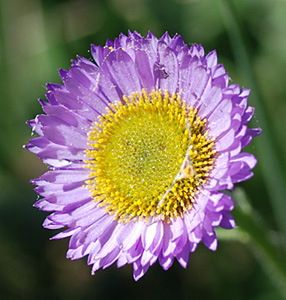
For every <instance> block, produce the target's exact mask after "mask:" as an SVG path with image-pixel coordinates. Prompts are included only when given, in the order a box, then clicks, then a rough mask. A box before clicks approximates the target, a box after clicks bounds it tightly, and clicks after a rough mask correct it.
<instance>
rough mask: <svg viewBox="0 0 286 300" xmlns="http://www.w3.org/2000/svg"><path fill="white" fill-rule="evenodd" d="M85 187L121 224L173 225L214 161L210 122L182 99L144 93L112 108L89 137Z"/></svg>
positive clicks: (136, 94) (189, 202)
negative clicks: (155, 220)
mask: <svg viewBox="0 0 286 300" xmlns="http://www.w3.org/2000/svg"><path fill="white" fill-rule="evenodd" d="M88 139H89V146H91V149H89V150H87V151H86V158H87V159H86V161H85V162H86V164H87V166H88V167H89V168H90V170H91V173H90V176H89V177H90V179H89V180H88V181H87V182H86V186H87V187H88V189H89V190H90V193H91V196H92V197H93V199H94V201H96V202H99V206H103V207H105V208H106V211H107V212H108V213H109V214H114V215H115V218H116V219H119V220H120V221H125V222H127V221H130V220H132V219H136V218H140V219H143V218H145V219H148V218H149V217H151V216H158V217H160V218H161V219H162V220H166V221H169V220H170V219H173V218H175V217H178V216H181V217H183V214H184V212H186V211H187V210H190V209H191V208H192V205H193V203H194V202H195V199H196V193H197V192H198V190H199V188H200V186H201V185H203V184H204V183H205V182H206V180H207V177H208V174H209V172H210V170H211V169H212V168H213V165H214V161H215V149H214V140H212V139H208V137H207V130H206V120H205V119H203V120H201V119H200V117H198V115H197V110H196V109H195V108H194V107H187V105H186V103H185V101H182V100H181V98H180V95H179V94H173V95H170V94H169V93H168V92H165V93H164V94H163V93H162V91H161V90H158V91H153V92H152V93H150V94H149V95H148V94H147V93H146V91H145V90H144V89H143V90H142V91H141V92H136V93H133V94H132V95H131V96H129V97H126V96H123V98H122V102H115V103H113V104H111V105H110V107H109V108H108V110H107V113H106V114H103V115H102V116H101V117H100V118H99V121H98V122H96V123H94V124H93V126H92V127H91V130H90V132H89V136H88Z"/></svg>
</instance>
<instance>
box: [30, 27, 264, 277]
mask: <svg viewBox="0 0 286 300" xmlns="http://www.w3.org/2000/svg"><path fill="white" fill-rule="evenodd" d="M91 53H92V56H93V59H94V61H95V63H93V62H91V61H90V60H88V59H85V58H83V57H77V60H76V61H73V62H72V67H71V68H70V70H68V71H64V70H60V76H61V78H62V81H63V85H59V84H47V90H48V91H47V93H46V97H47V100H48V101H47V102H46V101H40V102H41V104H42V107H43V110H44V112H45V114H43V115H39V116H37V117H36V118H35V119H34V120H32V121H30V122H29V125H30V126H31V127H32V128H33V130H34V131H36V133H37V134H38V135H39V136H38V137H36V138H33V139H32V140H31V141H30V144H29V145H28V146H27V148H28V149H29V150H30V151H31V152H34V153H36V154H37V155H38V156H39V157H40V158H41V159H42V161H43V162H45V163H46V164H47V165H48V166H49V167H50V171H48V172H47V173H45V174H43V175H42V176H41V177H40V178H39V179H36V180H34V181H33V183H34V184H35V185H37V188H36V191H37V192H38V193H39V194H40V195H41V196H42V197H43V198H42V199H40V200H39V201H38V202H37V203H36V204H35V206H36V207H38V208H39V209H41V210H44V211H49V212H52V213H51V214H50V215H49V216H48V217H47V218H46V220H45V221H44V224H43V226H44V227H45V228H49V229H59V228H65V229H66V228H67V229H66V230H64V231H63V232H61V233H59V234H57V235H56V236H54V239H60V238H65V237H70V243H69V250H68V252H67V257H69V258H71V259H78V258H81V257H83V256H86V255H88V264H90V265H92V273H94V272H95V271H96V270H98V269H99V268H106V267H108V266H110V265H111V264H113V263H114V262H116V261H117V266H118V267H121V266H123V265H125V264H131V263H132V264H133V267H134V278H135V279H136V280H138V279H139V278H140V277H141V276H143V275H144V274H145V272H146V271H147V270H148V268H149V266H151V265H152V264H154V263H155V262H156V261H157V260H159V263H160V265H161V266H162V267H163V268H164V269H165V270H167V269H168V268H169V267H170V266H171V265H172V263H173V260H174V258H176V259H177V260H178V261H179V263H180V264H181V265H182V266H183V267H186V266H187V264H188V259H189V255H190V252H193V251H195V249H196V247H197V245H198V244H199V243H200V242H201V241H203V243H204V244H205V245H206V246H207V247H208V248H209V249H211V250H216V248H217V238H216V234H215V231H214V227H216V226H221V227H223V228H227V229H230V228H233V227H234V226H235V223H234V220H233V218H232V216H231V214H230V211H231V210H232V209H233V208H234V205H233V201H232V199H231V198H230V196H228V195H226V194H224V193H222V192H221V191H222V190H226V189H232V188H233V187H234V184H235V183H237V182H241V181H243V180H247V179H249V178H250V177H251V176H252V175H253V174H252V172H251V169H252V168H253V167H254V166H255V164H256V159H255V157H254V156H253V155H251V154H249V153H244V152H241V150H242V148H244V147H245V146H246V145H247V144H249V143H250V142H251V140H252V138H253V137H254V136H256V135H258V134H259V132H260V130H259V129H249V128H248V127H247V123H248V122H249V121H250V119H251V118H252V116H253V113H254V109H253V108H252V107H249V106H248V104H247V98H248V96H249V93H250V91H249V90H245V89H243V90H242V89H240V87H239V86H238V85H236V84H231V85H229V76H228V74H227V73H226V72H225V70H224V67H223V66H222V65H220V64H218V63H217V55H216V52H215V51H212V52H210V53H209V54H208V55H206V56H205V53H204V49H203V47H202V46H201V45H192V46H191V47H188V46H187V45H185V43H184V41H183V39H182V37H181V36H179V35H175V36H174V37H173V38H171V37H170V36H169V35H168V34H167V33H166V34H164V35H163V36H162V37H161V38H160V39H157V38H156V37H155V36H154V35H153V34H152V33H151V32H150V33H149V34H148V35H147V37H146V38H144V37H142V36H141V35H140V34H138V33H137V32H134V33H129V34H128V36H125V35H123V34H122V35H120V37H119V39H116V40H115V41H110V40H108V41H107V42H106V45H105V46H104V47H101V46H95V45H92V46H91Z"/></svg>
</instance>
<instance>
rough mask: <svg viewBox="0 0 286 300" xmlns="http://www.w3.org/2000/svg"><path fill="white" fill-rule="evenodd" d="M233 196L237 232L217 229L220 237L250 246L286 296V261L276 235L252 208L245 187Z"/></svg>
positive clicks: (236, 190)
mask: <svg viewBox="0 0 286 300" xmlns="http://www.w3.org/2000/svg"><path fill="white" fill-rule="evenodd" d="M233 197H234V200H235V204H236V208H235V210H234V211H233V213H232V214H233V216H234V218H235V219H236V221H237V222H236V223H237V228H236V229H234V232H235V233H234V234H231V233H230V232H229V231H226V230H223V229H221V230H216V233H217V235H218V238H219V239H224V240H237V241H240V242H242V243H244V244H246V245H248V246H250V248H251V250H252V252H253V253H254V255H255V256H256V257H257V259H258V261H259V262H260V263H261V265H262V266H263V267H264V269H265V271H266V272H267V273H268V274H269V277H270V278H271V279H272V281H273V284H274V285H276V286H277V288H278V289H279V290H280V292H281V295H282V296H284V297H285V298H286V261H285V258H284V257H283V253H282V249H281V247H280V244H279V241H278V242H277V237H276V236H275V235H274V234H273V233H270V232H269V231H268V230H267V229H266V228H265V226H264V224H263V223H262V221H261V220H262V218H260V217H259V215H258V213H257V212H256V211H254V210H253V208H252V207H251V205H250V203H249V202H248V199H247V197H246V194H245V193H244V191H243V190H242V189H240V188H236V189H235V191H234V193H233Z"/></svg>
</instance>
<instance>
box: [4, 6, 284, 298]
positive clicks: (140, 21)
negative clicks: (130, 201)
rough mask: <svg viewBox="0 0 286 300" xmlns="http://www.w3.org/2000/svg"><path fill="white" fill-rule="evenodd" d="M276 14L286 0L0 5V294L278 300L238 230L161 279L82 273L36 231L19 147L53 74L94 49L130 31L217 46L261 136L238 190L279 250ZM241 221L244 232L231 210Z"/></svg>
mask: <svg viewBox="0 0 286 300" xmlns="http://www.w3.org/2000/svg"><path fill="white" fill-rule="evenodd" d="M285 19H286V1H284V0H280V1H279V0H272V1H269V0H232V1H231V0H229V1H222V0H170V1H168V0H93V1H92V0H73V1H68V0H1V1H0V78H1V80H0V91H1V93H0V138H1V147H0V240H1V242H0V299H5V300H6V299H8V300H10V299H31V300H33V299H257V300H264V299H265V300H266V299H282V297H283V296H282V294H281V292H280V290H279V288H277V287H278V286H277V284H276V281H277V280H278V281H279V278H277V277H275V276H279V275H274V276H272V275H271V268H267V266H266V268H265V266H264V265H265V264H263V259H264V258H263V255H261V252H260V251H259V247H257V245H256V244H255V243H253V242H252V241H251V240H250V241H249V239H247V241H246V240H244V242H241V241H238V240H242V241H243V239H241V238H237V239H236V238H235V230H233V231H231V232H227V234H229V235H230V236H229V239H230V240H227V239H225V237H224V233H220V232H219V236H220V235H221V236H222V238H221V239H220V241H219V247H218V251H216V252H211V251H209V250H207V249H206V248H205V247H204V246H202V245H201V246H199V247H198V249H197V251H196V252H195V253H194V254H191V256H190V262H189V266H188V267H187V269H182V268H181V267H180V266H179V264H178V263H174V265H173V267H172V268H171V269H170V270H169V271H167V272H165V271H163V270H162V269H161V267H160V266H159V265H158V264H156V265H154V266H153V267H151V268H150V269H149V271H148V272H147V274H146V275H145V276H144V277H143V278H142V279H141V280H140V281H139V282H134V280H133V277H132V267H131V266H125V267H123V268H121V269H117V268H116V266H112V267H110V268H108V269H106V270H100V271H98V272H97V273H96V275H95V276H91V275H90V269H91V268H90V267H89V266H87V265H86V260H85V259H81V260H79V261H70V260H67V259H66V258H65V252H66V251H67V248H68V240H67V239H66V240H59V241H49V238H50V237H51V236H53V235H54V234H55V232H52V231H49V230H45V229H43V228H42V227H41V223H42V222H43V220H44V218H45V216H46V215H47V214H46V213H43V212H40V211H38V210H37V209H35V208H33V207H32V205H33V203H34V202H35V201H36V200H37V197H38V196H37V195H36V193H35V192H34V191H33V186H32V185H31V184H30V183H29V180H30V179H31V178H36V177H38V176H39V175H40V174H42V173H43V172H45V170H46V167H45V166H44V165H43V164H42V163H41V161H40V160H39V159H38V158H37V157H36V156H35V155H33V154H31V153H29V152H28V151H26V150H25V149H23V145H25V144H27V143H28V140H29V139H30V138H31V130H30V129H29V127H28V126H27V125H25V122H26V120H28V119H32V118H34V117H35V116H36V114H39V113H41V108H40V105H39V104H38V102H37V98H44V94H45V84H46V83H47V82H55V83H60V82H61V81H60V78H59V75H58V73H57V69H58V68H63V69H68V68H69V66H70V59H75V57H76V55H81V56H85V57H88V58H90V57H91V54H90V52H89V47H90V44H91V43H93V44H104V43H105V41H106V39H107V38H110V39H114V38H115V37H118V35H119V33H120V32H123V33H127V31H128V29H130V30H131V31H134V30H137V31H139V32H140V33H141V34H142V35H146V34H147V32H148V31H149V30H151V31H152V32H153V33H154V34H156V35H157V36H161V35H162V34H163V33H164V32H165V31H168V32H169V33H170V34H171V35H174V34H175V33H179V34H180V35H182V36H183V37H184V40H185V42H186V43H187V44H188V45H191V44H192V43H202V44H203V46H204V48H205V50H206V52H209V51H211V50H212V49H216V50H217V53H218V57H219V62H220V63H223V64H224V65H225V68H226V70H227V71H228V72H229V74H230V76H231V78H232V80H233V82H235V83H239V84H240V85H241V86H242V87H245V88H251V89H253V91H254V92H253V93H252V95H251V96H250V98H249V103H250V105H253V106H256V105H257V103H258V105H259V107H260V108H258V110H257V112H256V115H255V117H254V120H253V121H252V124H251V126H252V127H258V126H259V127H262V129H263V130H264V131H265V132H267V131H268V133H270V134H269V135H266V138H263V136H260V137H258V138H257V140H256V141H255V143H252V144H251V146H250V147H249V148H248V149H247V150H248V151H250V152H252V153H254V154H255V155H256V156H258V158H259V163H258V165H257V167H256V168H255V174H256V175H255V177H253V178H252V179H251V180H250V181H248V182H246V183H243V184H240V187H241V188H243V189H244V190H245V191H246V193H247V195H248V197H249V199H250V202H251V204H252V206H253V207H254V209H255V213H254V214H253V216H254V217H255V220H258V221H257V222H258V223H257V224H259V226H260V225H261V226H262V228H266V229H267V232H268V233H269V235H268V234H265V236H263V237H262V239H263V238H265V242H266V243H267V242H268V241H267V239H268V237H269V239H270V240H271V241H274V244H275V241H277V240H279V241H280V242H281V241H282V242H281V244H282V245H283V240H284V241H285V231H284V234H283V233H282V234H281V233H280V234H279V232H283V230H285V227H284V229H283V228H282V227H283V224H282V223H283V220H282V219H283V218H282V217H281V215H282V214H281V210H282V212H283V209H284V208H285V202H286V199H285V198H284V196H283V194H282V192H280V191H279V188H277V189H276V188H275V184H277V185H279V182H280V188H281V183H282V186H283V185H284V187H285V171H284V172H282V173H281V172H280V173H279V172H278V171H276V169H275V168H276V167H275V166H273V167H272V165H274V164H273V163H272V159H274V161H276V162H278V167H280V170H285V165H286V159H285V153H286V142H285V140H286V130H285V128H286V121H285V120H286V117H285V116H286V100H285V99H286V97H285V96H286V95H285V94H286V93H285V89H286V67H285V66H286V22H285ZM240 37H242V40H240V39H239V38H240ZM245 51H246V52H245ZM246 54H247V55H246ZM263 114H264V115H265V116H264V115H263ZM264 127H265V128H264ZM269 145H272V146H271V147H272V150H273V149H274V151H272V152H269V151H268V150H267V149H268V148H269ZM264 162H265V164H264ZM267 162H268V165H267ZM263 166H264V167H263ZM268 170H269V173H268ZM272 174H274V175H272ZM282 190H283V188H282ZM272 191H273V194H275V192H276V196H273V195H272ZM272 196H273V197H272ZM275 197H276V198H275ZM274 198H275V199H276V200H275V199H274ZM283 198H284V199H283ZM273 199H274V200H273ZM283 200H285V202H283ZM238 211H239V209H238ZM279 211H280V213H279ZM284 213H286V210H284ZM278 215H280V217H279V216H278ZM240 222H241V226H242V227H243V226H246V225H245V224H243V221H242V219H240V217H239V214H238V220H237V223H238V226H240ZM281 224H282V225H281ZM284 225H285V222H284ZM246 228H247V226H246ZM246 231H247V230H246ZM232 232H233V234H234V238H232V237H231V234H232ZM277 232H278V233H277ZM277 243H278V242H277ZM262 244H263V241H262ZM278 248H279V249H280V248H281V247H278Z"/></svg>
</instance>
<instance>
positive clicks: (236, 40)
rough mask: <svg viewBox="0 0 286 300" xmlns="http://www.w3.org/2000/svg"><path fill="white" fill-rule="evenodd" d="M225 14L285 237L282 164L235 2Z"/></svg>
mask: <svg viewBox="0 0 286 300" xmlns="http://www.w3.org/2000/svg"><path fill="white" fill-rule="evenodd" d="M218 3H219V4H220V9H221V12H222V17H223V19H224V22H225V26H226V29H227V32H228V35H229V39H230V42H231V45H232V49H233V53H234V56H235V60H236V64H237V66H238V68H239V71H240V73H241V75H242V76H243V77H244V78H245V80H247V82H248V83H249V86H250V87H251V91H252V92H251V101H252V103H253V105H254V107H255V111H256V116H257V119H258V120H259V123H260V124H261V127H262V130H263V131H262V134H261V136H259V137H258V138H256V139H255V144H256V151H257V157H258V162H259V165H260V167H261V169H262V175H263V177H264V181H265V186H266V188H267V190H268V193H269V195H270V199H271V201H272V206H273V211H274V214H275V216H276V218H277V224H278V226H279V228H280V230H281V231H282V232H283V233H284V234H286V218H285V212H286V187H285V182H284V178H283V173H282V170H281V164H279V162H278V159H277V157H278V156H277V153H276V151H275V147H274V143H273V140H272V135H271V132H270V130H269V125H268V121H267V119H266V117H265V113H264V109H263V105H262V103H261V102H260V101H259V99H258V98H261V97H258V94H257V91H256V88H255V81H254V77H253V74H252V69H251V66H250V62H249V57H248V54H247V50H246V47H245V45H244V41H243V37H242V34H241V32H240V28H239V26H238V23H237V21H236V19H235V14H234V13H233V8H232V7H231V4H232V2H231V1H229V0H228V1H226V0H221V1H219V2H218Z"/></svg>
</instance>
